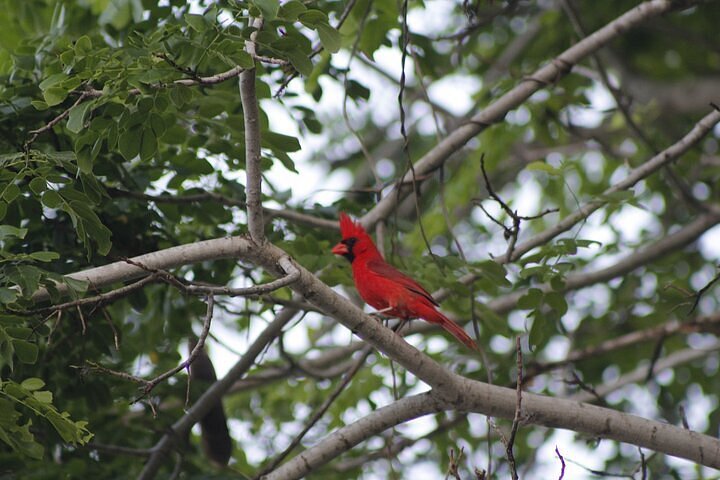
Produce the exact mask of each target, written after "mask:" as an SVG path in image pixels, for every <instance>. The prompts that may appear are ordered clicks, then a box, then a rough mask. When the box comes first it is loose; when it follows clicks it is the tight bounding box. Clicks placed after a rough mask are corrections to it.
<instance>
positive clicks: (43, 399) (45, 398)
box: [33, 390, 53, 405]
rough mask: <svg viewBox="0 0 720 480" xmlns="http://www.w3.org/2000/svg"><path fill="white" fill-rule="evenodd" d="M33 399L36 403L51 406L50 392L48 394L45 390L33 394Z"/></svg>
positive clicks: (51, 395) (51, 396)
mask: <svg viewBox="0 0 720 480" xmlns="http://www.w3.org/2000/svg"><path fill="white" fill-rule="evenodd" d="M33 397H35V398H36V399H37V401H38V402H40V403H45V404H48V405H50V404H52V401H53V394H52V392H48V391H47V390H44V391H42V392H33Z"/></svg>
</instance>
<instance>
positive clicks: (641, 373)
mask: <svg viewBox="0 0 720 480" xmlns="http://www.w3.org/2000/svg"><path fill="white" fill-rule="evenodd" d="M718 350H720V342H716V343H715V344H714V345H711V346H709V347H707V348H701V349H695V348H686V349H684V350H679V351H677V352H673V353H671V354H670V355H668V356H667V357H664V358H662V359H660V360H658V361H657V362H656V363H655V364H654V365H653V364H652V363H651V364H649V365H642V366H639V367H637V368H636V369H635V370H633V371H631V372H628V373H626V374H624V375H622V376H620V377H619V378H618V379H617V380H615V381H614V382H612V383H608V384H605V385H600V386H598V387H595V388H594V389H593V392H592V393H590V392H584V391H583V392H579V393H577V394H575V395H572V396H571V397H570V398H571V399H573V400H577V401H578V402H588V403H594V402H596V401H597V399H598V398H605V397H606V396H608V395H609V394H611V393H612V392H615V391H617V390H620V389H621V388H622V387H624V386H626V385H630V384H633V383H638V382H642V381H644V380H645V379H646V378H647V376H648V370H649V367H652V371H653V372H656V373H657V372H660V371H662V370H666V369H668V368H674V367H677V366H678V365H682V364H685V363H690V362H692V361H695V360H699V359H701V358H707V357H708V355H710V354H712V353H714V352H717V351H718ZM715 468H717V467H715Z"/></svg>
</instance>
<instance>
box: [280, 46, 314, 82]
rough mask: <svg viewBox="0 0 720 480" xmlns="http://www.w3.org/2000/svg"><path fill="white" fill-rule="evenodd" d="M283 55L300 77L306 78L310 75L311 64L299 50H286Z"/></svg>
mask: <svg viewBox="0 0 720 480" xmlns="http://www.w3.org/2000/svg"><path fill="white" fill-rule="evenodd" d="M285 54H286V55H287V56H288V60H290V63H291V64H292V66H293V67H295V69H296V70H297V71H298V72H299V73H300V74H301V75H304V76H308V75H310V74H311V73H312V69H313V64H312V62H311V61H310V58H308V56H307V55H306V54H305V53H303V52H302V51H301V50H300V49H299V48H293V49H292V50H288V51H287V52H285Z"/></svg>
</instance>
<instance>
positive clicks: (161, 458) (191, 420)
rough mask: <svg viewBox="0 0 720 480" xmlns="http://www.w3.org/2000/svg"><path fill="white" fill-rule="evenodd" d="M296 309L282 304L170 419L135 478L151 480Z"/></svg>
mask: <svg viewBox="0 0 720 480" xmlns="http://www.w3.org/2000/svg"><path fill="white" fill-rule="evenodd" d="M296 313H297V311H296V310H293V309H290V308H285V309H283V310H281V311H280V313H278V315H277V316H276V317H275V320H273V321H272V322H271V323H270V324H269V325H268V326H267V328H265V330H263V331H262V333H260V335H258V337H257V338H256V339H255V341H254V342H253V343H252V344H251V345H250V347H248V349H247V351H246V352H245V355H243V356H242V357H241V358H240V360H239V361H238V362H237V363H236V364H235V365H234V366H233V367H232V368H231V369H230V370H229V371H228V373H227V374H226V375H225V376H224V377H223V378H222V379H220V380H218V381H217V382H215V383H214V384H213V385H212V386H211V387H210V388H208V389H207V390H206V391H205V393H204V394H203V395H202V396H201V397H200V398H199V399H198V400H197V401H196V402H195V403H194V404H193V406H192V407H190V408H189V409H188V410H187V412H186V413H185V415H183V416H182V417H181V418H180V419H179V420H177V421H176V422H175V423H173V425H172V427H170V429H169V431H168V433H166V434H165V435H163V437H162V438H161V439H160V441H158V443H157V444H156V445H155V446H154V447H153V449H152V452H153V453H152V455H151V456H150V459H149V460H148V462H147V463H146V464H145V467H144V468H143V470H142V472H141V473H140V475H139V476H138V480H151V479H153V478H155V475H157V472H158V470H159V469H160V467H161V466H162V464H163V463H164V462H165V460H166V459H167V457H168V455H169V454H170V452H171V451H172V449H173V448H174V447H175V446H176V445H177V443H178V441H179V439H181V438H184V436H185V435H186V434H187V432H188V431H189V430H190V429H191V428H192V426H193V425H195V424H196V423H197V422H199V421H200V419H201V418H203V417H204V416H205V414H207V412H208V411H210V409H212V408H213V406H215V405H216V404H217V402H218V401H220V399H221V398H222V396H223V395H224V394H225V393H226V392H227V391H228V390H229V389H230V387H232V385H233V384H234V383H235V382H236V381H237V380H239V379H240V377H242V376H243V375H245V373H246V372H247V371H248V370H249V369H250V368H251V367H252V366H253V365H254V364H255V359H256V358H257V357H258V355H260V354H261V353H262V351H263V350H265V348H266V347H267V346H268V345H269V344H270V343H271V342H272V341H273V340H275V338H276V337H277V336H278V335H279V334H280V332H281V331H282V329H283V327H284V326H285V325H286V324H287V323H288V322H289V321H290V320H292V318H293V317H294V316H295V314H296Z"/></svg>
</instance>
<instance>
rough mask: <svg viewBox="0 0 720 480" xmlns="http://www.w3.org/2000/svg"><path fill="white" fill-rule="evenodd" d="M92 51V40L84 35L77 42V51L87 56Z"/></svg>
mask: <svg viewBox="0 0 720 480" xmlns="http://www.w3.org/2000/svg"><path fill="white" fill-rule="evenodd" d="M92 51H93V49H92V40H90V37H88V36H87V35H83V36H82V37H80V38H78V39H77V41H76V42H75V53H76V54H77V55H81V56H85V55H88V54H90V53H92Z"/></svg>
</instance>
